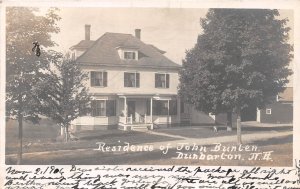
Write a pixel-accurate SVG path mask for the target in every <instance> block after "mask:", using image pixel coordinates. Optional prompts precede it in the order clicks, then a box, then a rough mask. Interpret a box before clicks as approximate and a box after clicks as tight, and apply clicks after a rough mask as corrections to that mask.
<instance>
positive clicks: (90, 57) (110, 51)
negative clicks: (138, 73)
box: [77, 33, 181, 68]
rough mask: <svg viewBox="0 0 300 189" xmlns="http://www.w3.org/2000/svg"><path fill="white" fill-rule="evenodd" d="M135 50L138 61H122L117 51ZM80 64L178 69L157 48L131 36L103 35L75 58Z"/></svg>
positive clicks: (177, 65)
mask: <svg viewBox="0 0 300 189" xmlns="http://www.w3.org/2000/svg"><path fill="white" fill-rule="evenodd" d="M120 48H122V49H125V50H126V48H128V49H136V50H138V52H139V54H142V55H143V56H140V57H139V59H138V60H122V59H121V58H120V57H119V54H118V49H120ZM77 61H78V62H80V63H81V64H83V65H84V64H87V65H107V66H110V65H111V66H122V65H124V66H132V67H136V66H138V67H140V66H142V67H157V68H159V67H164V68H168V67H169V68H180V67H181V66H180V65H179V64H176V63H174V62H173V61H171V60H170V59H168V58H167V57H165V56H164V55H162V52H161V50H159V49H158V48H156V47H154V46H152V45H148V44H145V43H143V42H142V41H141V40H139V39H138V38H136V37H134V36H133V35H131V34H122V33H105V34H104V35H102V36H101V37H100V38H99V39H98V40H96V41H95V42H94V43H93V45H91V46H90V47H89V49H87V50H86V52H85V53H83V54H82V55H81V56H79V57H78V58H77Z"/></svg>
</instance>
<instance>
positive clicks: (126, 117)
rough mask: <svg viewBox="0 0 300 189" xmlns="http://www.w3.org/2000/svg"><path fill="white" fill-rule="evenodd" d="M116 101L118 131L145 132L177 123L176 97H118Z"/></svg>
mask: <svg viewBox="0 0 300 189" xmlns="http://www.w3.org/2000/svg"><path fill="white" fill-rule="evenodd" d="M118 101H119V110H120V114H119V122H118V128H119V129H120V130H136V131H147V130H152V129H154V125H159V124H164V125H166V126H169V125H171V124H173V123H175V122H176V123H177V122H178V121H179V120H178V118H179V116H178V115H177V112H179V111H178V108H179V107H178V106H177V104H178V103H177V101H178V99H177V97H176V96H137V95H119V100H118ZM174 109H175V110H174Z"/></svg>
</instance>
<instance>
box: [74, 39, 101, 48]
mask: <svg viewBox="0 0 300 189" xmlns="http://www.w3.org/2000/svg"><path fill="white" fill-rule="evenodd" d="M94 42H95V41H92V40H81V41H80V42H79V43H77V44H76V45H74V46H72V47H71V48H70V49H71V50H73V49H88V48H90V47H91V46H92V45H93V44H94Z"/></svg>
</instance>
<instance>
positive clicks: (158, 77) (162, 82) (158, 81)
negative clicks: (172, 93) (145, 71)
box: [155, 73, 170, 88]
mask: <svg viewBox="0 0 300 189" xmlns="http://www.w3.org/2000/svg"><path fill="white" fill-rule="evenodd" d="M169 86H170V75H169V74H165V73H156V74H155V88H169Z"/></svg>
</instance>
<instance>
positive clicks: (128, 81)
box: [124, 72, 140, 88]
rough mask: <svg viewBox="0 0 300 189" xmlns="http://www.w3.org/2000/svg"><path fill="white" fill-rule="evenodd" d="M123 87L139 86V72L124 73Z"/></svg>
mask: <svg viewBox="0 0 300 189" xmlns="http://www.w3.org/2000/svg"><path fill="white" fill-rule="evenodd" d="M124 87H136V88H138V87H140V73H136V72H135V73H129V72H125V73H124Z"/></svg>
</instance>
